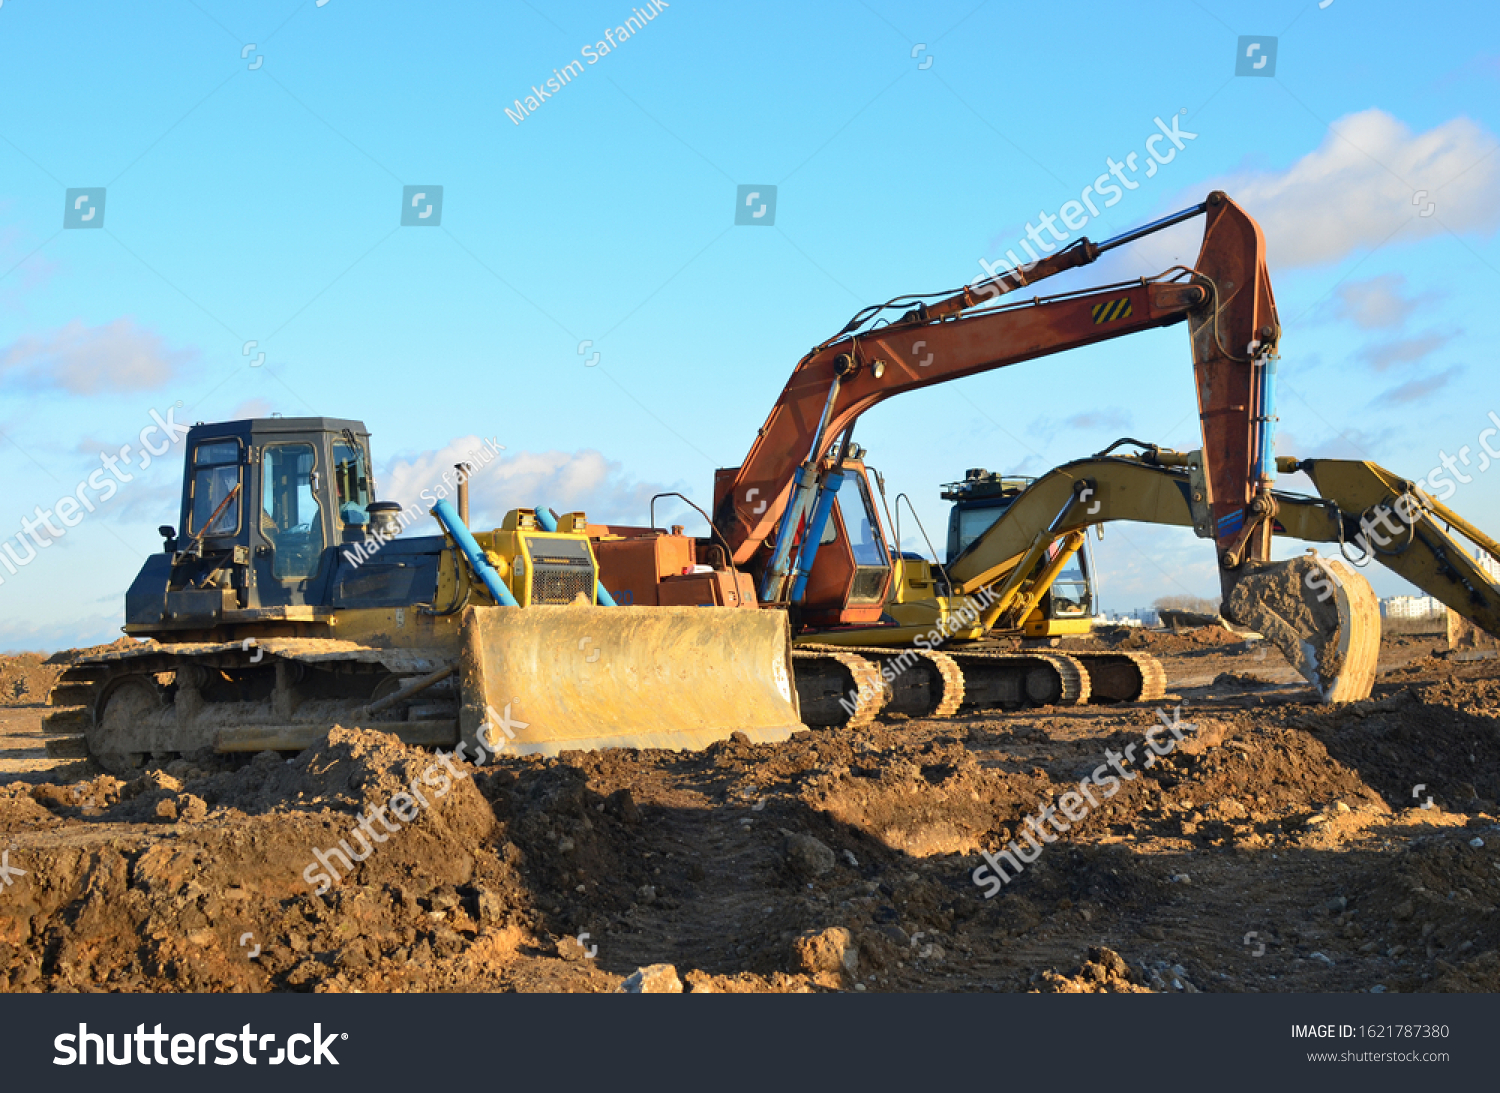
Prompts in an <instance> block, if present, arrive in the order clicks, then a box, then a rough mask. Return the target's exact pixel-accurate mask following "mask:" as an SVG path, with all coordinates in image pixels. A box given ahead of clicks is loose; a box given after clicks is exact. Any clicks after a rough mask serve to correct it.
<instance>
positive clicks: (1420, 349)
mask: <svg viewBox="0 0 1500 1093" xmlns="http://www.w3.org/2000/svg"><path fill="white" fill-rule="evenodd" d="M1452 340H1453V335H1452V334H1439V333H1436V332H1432V333H1427V334H1417V335H1414V336H1412V337H1410V338H1392V339H1391V340H1390V341H1388V342H1380V343H1377V344H1375V345H1369V346H1366V347H1365V348H1364V349H1362V350H1361V351H1360V355H1361V356H1362V357H1364V359H1365V361H1366V362H1367V363H1368V364H1369V365H1370V367H1371V368H1373V369H1375V371H1377V372H1384V371H1386V370H1387V369H1389V368H1392V367H1394V366H1396V365H1400V364H1411V363H1413V362H1415V361H1419V360H1421V359H1422V358H1423V357H1425V356H1427V354H1429V353H1432V352H1435V351H1437V350H1439V349H1441V348H1442V347H1443V346H1445V345H1447V344H1448V343H1449V342H1450V341H1452Z"/></svg>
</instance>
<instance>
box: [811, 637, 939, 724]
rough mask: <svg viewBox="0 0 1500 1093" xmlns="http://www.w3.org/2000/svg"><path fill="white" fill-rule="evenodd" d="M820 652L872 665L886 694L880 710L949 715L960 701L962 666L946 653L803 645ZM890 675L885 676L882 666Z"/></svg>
mask: <svg viewBox="0 0 1500 1093" xmlns="http://www.w3.org/2000/svg"><path fill="white" fill-rule="evenodd" d="M798 648H799V649H813V650H817V651H819V652H822V653H828V654H836V653H856V654H858V655H859V656H861V657H863V658H864V659H866V660H867V661H869V662H870V663H871V664H873V665H874V666H875V669H876V673H877V674H878V675H879V676H880V678H881V682H882V684H883V685H884V687H885V689H886V692H887V695H886V701H885V704H884V705H883V706H882V707H881V709H880V711H879V712H880V713H899V714H905V715H906V716H908V717H952V716H953V715H954V714H956V713H957V712H958V710H959V707H960V706H962V705H963V701H964V676H963V670H962V669H960V668H959V666H958V664H957V663H956V662H955V661H954V659H953V658H952V657H950V656H949V655H948V654H947V653H939V652H935V651H930V650H923V649H883V648H876V647H874V646H871V647H866V646H862V645H803V646H799V647H798ZM886 668H889V669H890V672H891V677H890V678H887V677H886V674H885V671H884V670H885V669H886Z"/></svg>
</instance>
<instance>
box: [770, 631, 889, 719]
mask: <svg viewBox="0 0 1500 1093" xmlns="http://www.w3.org/2000/svg"><path fill="white" fill-rule="evenodd" d="M792 676H793V679H794V681H795V685H796V688H797V704H798V706H799V707H800V708H801V713H802V722H803V724H805V725H808V726H810V727H812V728H836V727H849V728H859V727H861V726H863V725H868V724H869V723H870V722H872V721H874V720H875V718H876V717H877V716H878V715H879V714H880V711H881V710H882V709H883V708H884V707H885V704H886V700H887V698H888V697H889V696H890V694H891V691H890V688H889V687H888V686H887V685H886V682H885V680H884V679H883V678H882V677H881V674H880V669H879V668H878V667H877V666H876V665H874V664H872V663H871V662H870V661H868V660H866V659H865V658H864V657H862V656H857V655H855V654H854V653H852V652H849V651H848V650H847V649H845V648H843V647H835V646H822V645H820V646H812V647H808V646H800V645H799V646H796V647H795V648H793V649H792Z"/></svg>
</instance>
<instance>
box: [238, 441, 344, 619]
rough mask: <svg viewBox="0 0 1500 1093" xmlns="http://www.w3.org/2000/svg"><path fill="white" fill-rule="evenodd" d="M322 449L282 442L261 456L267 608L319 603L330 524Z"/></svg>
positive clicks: (258, 572)
mask: <svg viewBox="0 0 1500 1093" xmlns="http://www.w3.org/2000/svg"><path fill="white" fill-rule="evenodd" d="M319 448H320V446H319V444H318V443H316V441H314V440H313V439H305V440H302V439H299V440H278V441H271V442H269V443H267V444H265V445H264V446H263V447H262V448H261V449H260V450H259V452H258V453H257V454H258V457H259V458H258V460H257V462H258V463H259V475H258V478H259V480H260V497H259V502H260V504H259V506H258V507H259V514H258V517H259V520H258V525H257V527H256V529H255V531H256V538H257V546H256V550H255V576H256V586H257V589H258V591H259V599H260V605H261V606H262V607H285V606H293V605H301V604H316V603H319V602H320V597H319V596H318V594H317V591H318V588H319V587H320V582H321V581H322V580H323V578H324V577H326V573H325V572H324V571H325V570H326V569H327V555H328V554H329V550H328V546H329V543H328V528H329V526H330V524H331V520H330V515H329V513H328V512H326V511H325V505H326V500H325V498H326V496H327V494H326V486H327V475H326V473H324V471H323V467H322V459H321V458H320V451H319Z"/></svg>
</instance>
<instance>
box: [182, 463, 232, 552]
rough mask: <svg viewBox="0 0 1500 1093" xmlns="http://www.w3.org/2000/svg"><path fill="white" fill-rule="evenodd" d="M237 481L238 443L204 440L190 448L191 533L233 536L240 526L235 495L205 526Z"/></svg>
mask: <svg viewBox="0 0 1500 1093" xmlns="http://www.w3.org/2000/svg"><path fill="white" fill-rule="evenodd" d="M239 484H240V442H239V441H238V440H205V441H203V442H202V443H200V444H199V445H198V446H197V448H195V449H194V451H193V511H192V514H191V518H190V520H189V522H188V532H189V534H192V535H204V536H208V535H233V534H234V533H235V532H236V531H238V530H239V527H240V498H239V495H238V494H235V496H234V498H233V500H231V501H230V502H229V504H227V505H224V511H223V512H220V513H219V515H218V518H217V519H215V520H214V522H213V526H212V527H208V526H207V524H208V521H209V520H210V519H211V518H212V517H213V515H214V513H215V512H216V511H217V510H218V508H219V506H220V505H221V504H224V499H225V498H226V497H228V496H229V494H230V492H231V491H233V489H234V488H235V487H236V486H238V485H239Z"/></svg>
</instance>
